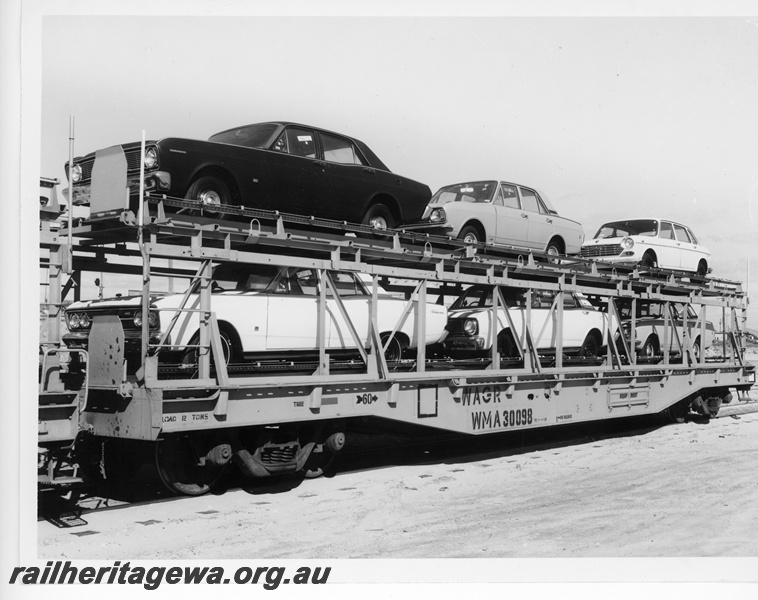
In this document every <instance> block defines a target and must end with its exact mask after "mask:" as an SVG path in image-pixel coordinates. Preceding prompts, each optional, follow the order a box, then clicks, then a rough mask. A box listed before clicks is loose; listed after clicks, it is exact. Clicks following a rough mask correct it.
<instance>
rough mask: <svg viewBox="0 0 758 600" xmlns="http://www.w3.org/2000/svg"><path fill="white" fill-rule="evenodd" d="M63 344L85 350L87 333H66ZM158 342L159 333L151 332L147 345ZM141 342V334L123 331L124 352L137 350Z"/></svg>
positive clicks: (87, 340)
mask: <svg viewBox="0 0 758 600" xmlns="http://www.w3.org/2000/svg"><path fill="white" fill-rule="evenodd" d="M61 340H62V341H63V343H64V344H65V345H66V346H67V347H69V348H81V349H83V350H87V348H88V346H89V332H83V331H82V332H79V331H77V332H74V333H67V334H65V335H63V336H62V337H61ZM159 341H160V333H156V332H152V333H151V334H150V339H149V343H150V344H157V343H158V342H159ZM141 342H142V333H141V332H139V331H125V332H124V346H125V350H126V351H129V352H131V351H133V350H139V349H140V344H141ZM169 343H170V340H166V342H165V344H166V345H167V344H169Z"/></svg>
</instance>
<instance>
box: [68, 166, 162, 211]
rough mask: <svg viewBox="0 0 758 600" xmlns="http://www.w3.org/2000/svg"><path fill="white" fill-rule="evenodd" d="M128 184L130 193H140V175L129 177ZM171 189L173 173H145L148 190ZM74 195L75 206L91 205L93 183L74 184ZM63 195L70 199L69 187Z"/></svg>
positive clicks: (146, 189)
mask: <svg viewBox="0 0 758 600" xmlns="http://www.w3.org/2000/svg"><path fill="white" fill-rule="evenodd" d="M126 186H127V187H128V188H129V195H130V196H131V195H134V194H138V193H139V176H137V177H127V179H126ZM170 189H171V174H170V173H168V172H166V171H154V172H152V173H146V174H145V191H146V192H153V191H155V192H168V191H169V190H170ZM73 190H74V196H73V200H72V203H73V204H74V205H75V206H89V204H90V200H91V199H92V184H91V183H85V184H82V185H74V186H73ZM63 196H64V197H65V198H66V199H67V200H68V196H69V188H65V189H64V190H63Z"/></svg>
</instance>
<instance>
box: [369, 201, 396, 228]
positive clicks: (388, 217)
mask: <svg viewBox="0 0 758 600" xmlns="http://www.w3.org/2000/svg"><path fill="white" fill-rule="evenodd" d="M361 224H362V225H368V226H369V227H372V228H373V229H376V230H378V231H384V230H385V229H394V228H395V219H394V218H393V217H392V213H391V212H390V209H389V208H387V207H386V206H385V205H384V204H374V205H373V206H372V207H371V208H369V209H368V211H367V212H366V214H365V216H364V217H363V221H362V223H361Z"/></svg>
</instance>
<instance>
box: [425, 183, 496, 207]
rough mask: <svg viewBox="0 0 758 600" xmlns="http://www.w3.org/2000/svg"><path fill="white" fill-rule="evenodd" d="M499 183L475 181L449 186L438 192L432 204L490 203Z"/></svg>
mask: <svg viewBox="0 0 758 600" xmlns="http://www.w3.org/2000/svg"><path fill="white" fill-rule="evenodd" d="M497 186H498V183H497V181H474V182H472V183H458V184H456V185H449V186H447V187H443V188H441V189H440V190H439V191H437V193H436V194H434V196H432V199H431V200H430V202H429V203H430V204H447V203H448V202H489V201H490V200H492V196H493V195H494V193H495V190H497Z"/></svg>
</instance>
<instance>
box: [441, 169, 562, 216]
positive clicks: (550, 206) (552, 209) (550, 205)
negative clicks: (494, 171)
mask: <svg viewBox="0 0 758 600" xmlns="http://www.w3.org/2000/svg"><path fill="white" fill-rule="evenodd" d="M482 181H497V182H498V183H505V184H507V185H517V186H518V187H522V188H526V189H528V190H532V191H535V192H537V195H538V196H539V197H540V199H541V200H542V202H544V203H545V207H546V208H547V209H548V210H549V211H550V212H551V213H554V214H556V215H557V214H558V211H557V210H555V207H554V206H553V203H552V202H550V200H549V199H548V197H547V196H545V194H543V193H542V192H541V191H539V190H538V189H537V188H536V187H534V186H531V185H524V184H523V183H514V182H513V181H507V180H505V179H498V178H497V177H493V178H492V179H487V178H483V179H469V180H468V181H459V182H458V183H449V184H447V185H443V186H442V187H443V188H446V187H452V186H454V185H463V184H464V183H478V182H482ZM440 189H442V188H440Z"/></svg>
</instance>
